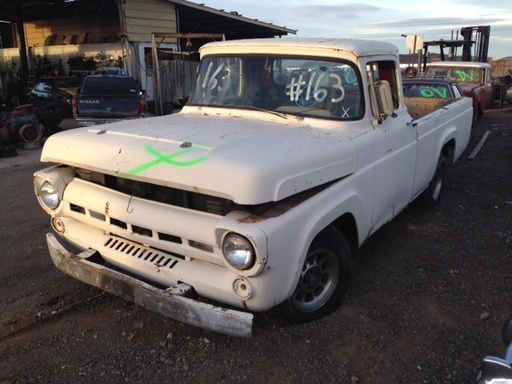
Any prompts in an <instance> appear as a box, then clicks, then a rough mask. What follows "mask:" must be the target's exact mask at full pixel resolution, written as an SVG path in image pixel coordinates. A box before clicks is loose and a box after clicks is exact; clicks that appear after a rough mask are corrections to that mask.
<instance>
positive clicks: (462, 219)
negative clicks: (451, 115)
mask: <svg viewBox="0 0 512 384" xmlns="http://www.w3.org/2000/svg"><path fill="white" fill-rule="evenodd" d="M486 131H489V132H490V134H489V136H488V139H487V141H486V142H485V144H484V146H483V147H482V149H481V150H480V152H479V153H478V155H477V156H476V158H475V159H474V160H467V156H468V155H469V153H470V152H471V151H472V150H473V149H474V148H475V147H476V145H477V143H478V142H479V141H480V139H481V138H482V136H483V135H484V133H485V132H486ZM25 152H26V151H25ZM36 155H37V153H36ZM26 156H28V154H27V153H21V154H20V160H21V159H22V158H26ZM32 158H33V160H30V161H24V162H18V163H13V165H8V166H4V167H0V176H1V186H0V188H1V193H0V196H2V202H1V207H2V214H1V216H0V244H2V247H3V252H2V254H1V256H0V257H1V262H0V292H1V294H0V383H119V382H132V383H139V382H143V381H145V382H148V383H152V382H158V381H161V382H171V383H211V382H222V383H240V382H247V383H269V382H279V383H334V382H336V383H395V384H396V383H471V382H474V380H475V377H476V374H477V371H478V369H479V365H480V361H481V359H482V358H483V357H484V356H486V355H489V354H493V355H497V356H503V354H504V347H503V345H502V342H501V339H500V329H501V325H502V323H503V321H504V320H505V319H506V317H507V316H508V315H509V314H510V313H511V302H512V299H511V295H510V287H511V284H512V281H511V279H512V262H511V261H512V259H511V256H512V226H511V224H512V108H510V107H507V108H504V109H499V110H498V109H496V110H490V111H487V112H486V113H485V115H484V117H483V118H482V119H481V120H480V121H479V122H478V124H477V126H476V127H475V128H474V130H473V133H472V139H471V142H470V145H469V147H468V149H467V150H466V153H465V154H464V155H463V158H461V159H460V160H459V162H458V163H457V164H455V165H454V166H453V167H449V168H448V170H447V174H446V180H445V182H446V183H445V189H444V191H443V197H442V199H443V200H442V203H441V205H440V206H439V207H436V208H434V209H431V210H421V209H417V208H413V207H410V208H408V209H406V210H405V211H404V212H402V213H401V214H400V215H399V216H398V217H397V218H396V219H395V220H394V221H392V222H391V223H389V224H387V225H386V226H384V227H383V228H382V229H381V230H379V231H378V232H377V233H376V234H375V235H374V236H373V237H372V238H371V239H370V240H369V241H368V242H367V243H366V244H365V245H364V246H363V247H362V248H361V249H360V250H359V251H358V253H357V255H356V256H355V259H354V280H353V284H352V286H351V288H350V289H349V293H348V295H347V297H346V299H345V301H344V304H343V305H342V307H341V308H340V309H339V310H338V311H337V312H335V313H333V314H331V315H330V316H327V317H325V318H323V319H321V320H319V321H316V322H313V323H309V324H303V325H295V326H282V325H279V324H278V323H277V322H275V321H274V320H273V319H272V318H269V317H266V316H263V315H256V327H255V330H254V336H253V337H252V338H251V339H237V338H233V337H228V336H223V335H219V334H215V333H212V332H206V331H203V330H201V329H198V328H195V327H192V326H188V325H185V324H181V323H178V322H174V321H172V320H169V319H167V318H165V317H163V316H160V315H157V314H154V313H152V312H149V311H148V310H145V309H143V308H141V307H138V306H136V305H134V304H131V303H128V302H126V301H124V300H122V299H119V298H117V297H115V296H112V295H110V294H107V293H103V292H102V291H100V290H98V289H95V288H92V287H89V286H86V285H84V284H82V283H80V282H78V281H76V280H74V279H72V278H71V277H68V276H66V275H64V274H63V273H62V272H60V271H58V270H57V269H56V268H55V267H54V266H53V265H52V263H51V260H50V257H49V255H48V251H47V249H46V244H45V233H46V232H48V231H50V226H49V220H48V217H47V215H46V214H45V213H44V212H43V211H42V209H41V208H40V207H39V205H38V204H37V202H36V199H35V197H34V194H33V191H32V173H33V172H34V171H35V170H37V169H39V168H41V167H42V165H41V164H39V163H38V162H37V156H33V155H32ZM32 158H31V159H32ZM5 161H7V159H1V158H0V165H2V162H5Z"/></svg>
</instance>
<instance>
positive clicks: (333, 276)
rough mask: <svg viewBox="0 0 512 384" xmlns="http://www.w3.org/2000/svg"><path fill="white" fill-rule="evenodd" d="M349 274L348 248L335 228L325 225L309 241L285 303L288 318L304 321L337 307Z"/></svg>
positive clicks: (348, 281) (348, 280) (344, 290)
mask: <svg viewBox="0 0 512 384" xmlns="http://www.w3.org/2000/svg"><path fill="white" fill-rule="evenodd" d="M351 275H352V272H351V254H350V247H349V246H348V244H347V242H346V240H345V238H344V237H343V235H342V234H341V233H340V232H339V231H338V230H337V229H335V228H334V227H328V228H326V229H325V230H324V231H322V232H321V233H320V234H318V236H317V237H316V238H315V239H314V240H313V242H312V243H311V246H310V247H309V250H308V253H307V255H306V260H305V261H304V265H303V267H302V271H301V272H300V277H299V281H298V284H297V287H296V288H295V291H294V292H293V294H292V296H291V297H290V298H289V299H288V300H287V301H286V302H285V303H284V306H285V310H286V313H287V315H288V318H289V319H290V320H292V321H294V322H296V323H303V322H307V321H312V320H316V319H319V318H321V317H323V316H325V315H328V314H329V313H331V312H333V311H334V310H336V309H337V308H338V307H339V306H340V305H341V300H342V298H343V296H344V295H345V293H346V291H347V289H348V287H349V284H350V277H351Z"/></svg>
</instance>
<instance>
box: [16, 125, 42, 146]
mask: <svg viewBox="0 0 512 384" xmlns="http://www.w3.org/2000/svg"><path fill="white" fill-rule="evenodd" d="M18 134H19V137H20V139H22V140H23V141H24V142H25V143H32V142H38V141H41V139H42V137H43V129H42V126H41V125H36V124H25V125H24V126H22V127H21V128H20V130H19V133H18Z"/></svg>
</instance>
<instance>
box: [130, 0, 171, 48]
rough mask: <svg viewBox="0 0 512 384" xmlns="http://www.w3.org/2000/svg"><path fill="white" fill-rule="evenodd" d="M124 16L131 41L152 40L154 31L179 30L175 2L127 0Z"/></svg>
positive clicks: (164, 0)
mask: <svg viewBox="0 0 512 384" xmlns="http://www.w3.org/2000/svg"><path fill="white" fill-rule="evenodd" d="M124 16H125V21H126V26H125V28H126V34H127V35H128V40H129V41H130V42H151V33H153V32H163V33H175V32H177V23H176V11H175V8H174V4H173V3H170V2H169V1H166V0H126V2H125V4H124ZM166 42H169V41H166Z"/></svg>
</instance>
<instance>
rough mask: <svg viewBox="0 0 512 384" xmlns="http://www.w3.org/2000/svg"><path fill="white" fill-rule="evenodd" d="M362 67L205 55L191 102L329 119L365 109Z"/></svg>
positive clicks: (356, 115) (352, 116)
mask: <svg viewBox="0 0 512 384" xmlns="http://www.w3.org/2000/svg"><path fill="white" fill-rule="evenodd" d="M361 95H362V89H361V79H360V73H359V70H358V69H357V68H356V67H355V66H354V65H353V64H351V63H349V62H343V61H326V60H323V59H314V58H293V57H282V58H280V57H274V56H273V57H260V56H226V57H206V58H203V60H202V63H201V68H200V71H199V75H198V77H197V80H196V84H195V88H194V91H193V93H192V96H191V98H190V101H189V104H191V105H196V106H214V107H217V106H218V107H228V108H242V109H243V108H247V109H255V108H257V109H266V110H270V111H277V112H282V113H288V114H293V115H300V116H311V117H320V118H327V119H344V120H353V119H360V118H361V117H362V115H363V114H364V107H363V101H362V96H361Z"/></svg>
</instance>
